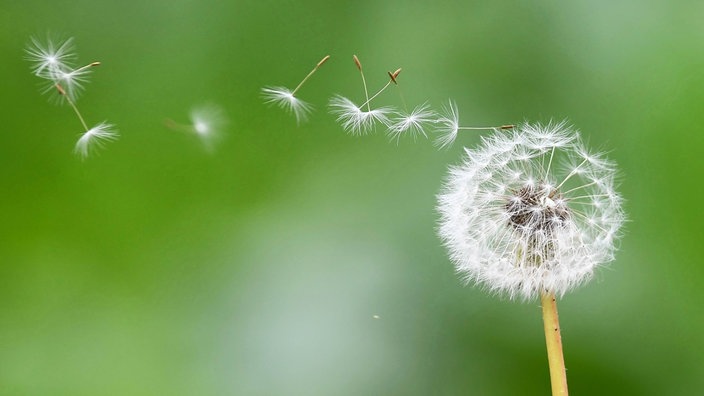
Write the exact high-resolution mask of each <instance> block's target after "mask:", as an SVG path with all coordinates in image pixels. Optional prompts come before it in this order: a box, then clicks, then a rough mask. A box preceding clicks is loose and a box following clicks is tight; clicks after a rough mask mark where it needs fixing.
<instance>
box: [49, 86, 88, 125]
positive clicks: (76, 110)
mask: <svg viewBox="0 0 704 396" xmlns="http://www.w3.org/2000/svg"><path fill="white" fill-rule="evenodd" d="M56 89H57V90H58V91H59V93H60V94H61V95H63V96H64V98H66V102H68V104H69V105H71V108H72V109H73V111H74V112H75V113H76V115H77V116H78V119H79V120H80V121H81V124H82V125H83V128H84V129H85V130H86V132H88V130H89V129H88V125H87V124H86V122H85V120H84V119H83V116H82V115H81V112H80V111H78V107H76V104H75V103H73V100H71V97H69V96H68V95H67V94H66V91H65V90H64V88H63V87H62V86H61V85H59V84H56Z"/></svg>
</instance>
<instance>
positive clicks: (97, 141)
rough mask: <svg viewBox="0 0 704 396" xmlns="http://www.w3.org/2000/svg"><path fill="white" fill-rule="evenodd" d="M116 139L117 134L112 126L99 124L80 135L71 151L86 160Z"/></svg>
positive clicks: (103, 123) (105, 123) (104, 123)
mask: <svg viewBox="0 0 704 396" xmlns="http://www.w3.org/2000/svg"><path fill="white" fill-rule="evenodd" d="M118 137H119V134H118V132H117V130H116V129H115V127H114V126H113V125H111V124H108V123H107V122H101V123H100V124H98V125H96V126H94V127H93V128H91V129H88V130H87V131H86V132H85V133H83V134H82V135H81V137H80V138H79V139H78V142H76V146H75V147H74V149H73V151H74V152H75V153H76V154H77V155H78V156H80V157H81V158H82V159H86V158H87V157H89V156H90V155H91V154H92V153H94V152H95V151H96V150H97V149H99V148H102V147H103V146H104V145H105V143H107V142H111V141H114V140H117V138H118Z"/></svg>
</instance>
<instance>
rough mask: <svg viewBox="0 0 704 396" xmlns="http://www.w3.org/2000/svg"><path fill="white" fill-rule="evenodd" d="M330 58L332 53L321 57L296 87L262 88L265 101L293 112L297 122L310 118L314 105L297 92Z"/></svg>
mask: <svg viewBox="0 0 704 396" xmlns="http://www.w3.org/2000/svg"><path fill="white" fill-rule="evenodd" d="M328 59H330V55H326V56H325V57H323V59H321V60H320V61H319V62H318V63H317V64H316V65H315V67H314V68H313V70H311V71H310V72H309V73H308V75H306V76H305V78H303V80H302V81H301V82H300V83H298V85H297V86H296V88H294V89H293V90H290V89H288V88H286V87H264V88H262V98H263V99H264V102H265V103H269V104H273V105H276V106H279V107H281V108H282V109H284V110H286V111H287V112H288V113H291V114H293V115H294V116H295V117H296V122H297V123H299V124H300V123H301V122H303V121H306V120H307V119H308V115H309V114H310V113H311V111H312V110H313V106H311V105H310V104H309V103H307V102H305V101H303V100H301V99H299V98H298V97H297V96H296V93H297V92H298V90H299V89H301V87H302V86H303V84H304V83H305V82H306V81H308V79H309V78H310V77H311V76H312V75H313V73H315V72H316V71H317V70H318V69H319V68H320V66H322V65H323V64H324V63H325V62H326V61H327V60H328Z"/></svg>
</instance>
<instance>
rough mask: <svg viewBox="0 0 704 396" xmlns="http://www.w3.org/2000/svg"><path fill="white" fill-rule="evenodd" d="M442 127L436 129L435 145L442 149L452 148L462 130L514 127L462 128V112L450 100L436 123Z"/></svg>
mask: <svg viewBox="0 0 704 396" xmlns="http://www.w3.org/2000/svg"><path fill="white" fill-rule="evenodd" d="M435 122H436V123H437V124H440V126H438V127H436V132H437V133H438V137H437V138H436V139H435V142H434V144H435V145H436V146H437V147H439V148H440V149H443V148H448V147H450V146H452V144H453V143H454V142H455V139H457V135H458V133H459V131H462V130H494V129H511V128H513V127H514V126H513V125H501V126H497V127H468V126H460V112H459V109H458V108H457V103H455V102H454V101H452V100H450V101H449V102H448V105H447V106H443V114H442V117H440V118H438V119H437V120H436V121H435Z"/></svg>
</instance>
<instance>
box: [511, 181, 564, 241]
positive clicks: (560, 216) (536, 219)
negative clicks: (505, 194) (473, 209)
mask: <svg viewBox="0 0 704 396" xmlns="http://www.w3.org/2000/svg"><path fill="white" fill-rule="evenodd" d="M506 210H507V212H508V215H509V224H510V225H511V226H513V227H515V228H516V229H518V230H521V231H524V232H525V231H527V232H528V233H535V232H537V231H544V232H548V233H550V232H552V231H553V230H555V229H556V228H557V227H561V226H563V225H564V224H565V222H566V221H567V219H568V218H569V208H568V207H567V202H566V201H565V199H564V198H563V197H562V195H561V194H560V191H559V190H558V189H556V188H553V187H550V186H547V185H545V184H542V183H541V184H538V185H537V186H536V185H532V184H531V185H525V186H523V187H522V188H521V189H519V190H517V191H516V192H515V193H514V194H512V195H511V196H510V198H509V200H508V202H507V203H506Z"/></svg>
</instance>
